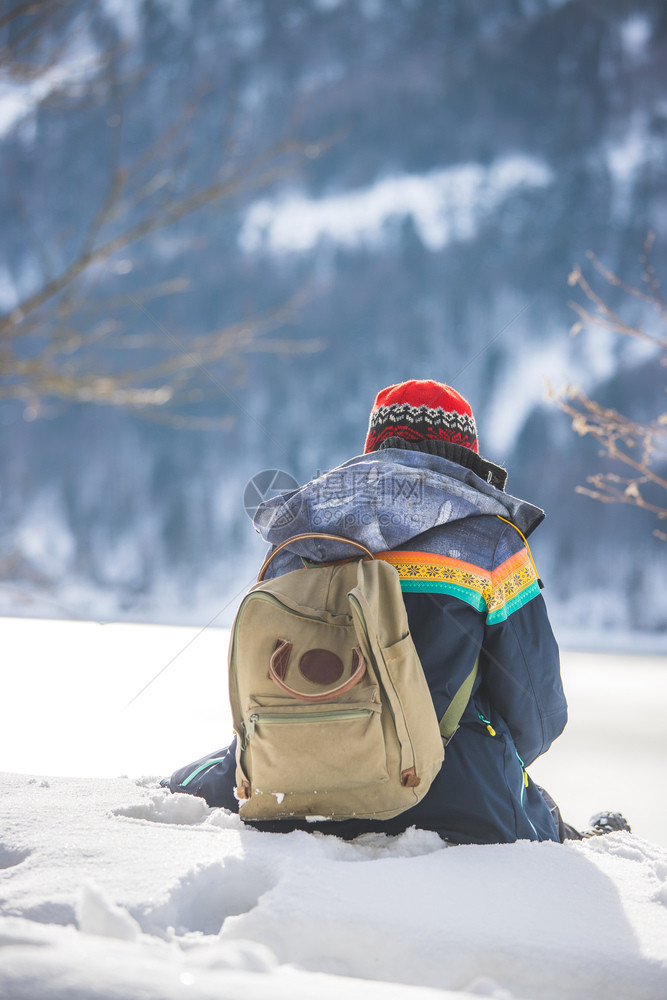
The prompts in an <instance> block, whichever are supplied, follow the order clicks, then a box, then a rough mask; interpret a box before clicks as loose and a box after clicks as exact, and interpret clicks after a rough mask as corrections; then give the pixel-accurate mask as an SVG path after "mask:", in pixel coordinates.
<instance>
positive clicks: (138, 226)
mask: <svg viewBox="0 0 667 1000" xmlns="http://www.w3.org/2000/svg"><path fill="white" fill-rule="evenodd" d="M666 83H667V6H666V5H665V4H664V2H663V0H494V2H493V3H488V2H482V0H32V2H26V0H4V2H3V3H0V223H1V233H2V237H1V240H0V314H2V319H0V440H1V447H0V612H2V613H3V614H12V615H15V614H18V615H29V616H47V617H63V618H77V617H80V618H92V619H98V620H99V619H115V620H126V621H156V622H157V621H159V622H178V623H192V624H206V623H208V622H213V623H215V624H218V625H225V624H229V622H230V621H231V618H232V616H233V612H234V609H235V607H236V604H237V602H238V599H239V597H240V594H241V593H242V592H243V591H244V590H245V588H246V587H247V586H248V585H249V584H250V583H251V582H252V581H253V579H254V572H256V569H257V565H258V563H259V561H260V559H261V556H262V554H263V550H264V546H263V543H262V542H261V540H260V539H259V538H258V537H257V536H256V535H255V533H254V531H253V529H252V526H251V523H250V521H249V518H248V514H247V512H246V509H245V505H244V491H245V487H246V484H247V483H248V481H249V480H250V479H251V477H253V476H254V475H255V474H256V473H258V472H260V471H261V470H267V469H269V470H270V469H274V470H279V471H281V472H283V473H285V474H286V475H287V476H288V477H289V476H291V477H293V478H295V479H296V480H298V481H300V482H301V481H306V480H308V479H311V478H312V477H313V476H315V475H316V474H317V473H318V472H320V471H323V470H325V469H329V468H332V467H333V466H335V465H337V464H339V463H340V462H342V461H345V460H346V459H347V458H349V457H351V456H352V455H353V454H358V453H359V452H360V451H361V450H362V448H363V441H364V437H365V433H366V426H367V420H368V412H369V410H370V406H371V404H372V401H373V398H374V396H375V393H376V392H377V391H378V389H380V388H381V387H382V386H384V385H386V384H389V383H392V382H396V381H401V380H403V379H405V378H436V379H440V380H443V381H449V382H451V383H453V384H454V385H455V386H456V387H457V388H458V389H459V390H460V391H461V392H462V393H463V394H464V395H465V396H467V398H468V399H469V400H470V401H471V403H472V405H473V409H474V411H475V413H476V417H477V424H478V430H479V436H480V450H481V452H482V454H483V455H484V456H485V457H487V458H489V459H491V460H492V461H495V462H498V463H500V464H505V465H506V466H507V468H508V469H509V472H510V475H509V483H508V489H509V491H510V492H512V493H514V494H515V495H518V496H523V497H524V498H525V499H528V500H531V501H532V502H534V503H536V504H538V505H539V506H541V507H543V508H544V509H545V510H546V511H547V520H546V522H545V524H544V526H543V527H542V528H541V529H540V530H539V531H538V532H537V534H536V536H535V538H534V542H533V552H534V556H535V559H536V561H537V563H538V566H539V568H540V572H541V575H542V577H543V579H544V580H545V583H546V591H545V597H546V599H547V602H548V605H549V608H550V611H551V615H552V619H553V621H554V624H555V626H556V629H557V633H558V636H559V638H561V640H562V641H564V642H570V643H572V644H574V643H576V644H579V645H582V644H585V645H588V646H589V647H593V648H596V647H597V648H601V649H602V648H612V647H613V646H614V644H616V645H626V646H628V647H629V648H637V649H646V650H648V649H652V650H657V651H664V650H665V648H667V602H665V597H664V594H665V565H666V558H667V548H666V545H667V542H666V541H665V540H664V534H665V533H666V532H667V521H663V520H662V516H661V515H664V513H665V507H666V506H667V504H666V500H665V496H666V494H665V486H666V485H667V484H666V482H665V480H666V478H667V471H666V470H667V451H666V447H665V429H666V428H665V418H664V416H663V417H662V420H661V415H662V414H664V411H665V409H666V408H667V407H666V404H665V374H666V371H667V369H666V368H665V334H666V330H667V328H666V325H665V319H666V316H667V307H666V306H665V305H664V303H663V301H662V296H661V289H660V275H661V274H664V273H665V264H666V263H667V175H666V164H667V89H666V86H665V85H666ZM575 323H576V324H577V327H576V329H575V332H576V330H577V329H578V331H579V332H578V333H577V335H576V336H572V335H571V332H570V331H571V328H572V326H573V324H575ZM565 387H568V388H565ZM563 410H565V411H566V412H563ZM582 414H583V415H582ZM572 420H574V424H575V426H574V429H573V427H572ZM596 421H597V423H596ZM624 421H625V422H624ZM600 428H601V430H600ZM577 431H578V432H579V433H577ZM605 448H606V449H607V452H609V450H610V449H611V452H612V455H616V457H617V458H618V456H619V454H624V455H625V456H626V461H625V462H619V461H614V460H612V459H610V458H609V457H605V456H604V455H602V456H601V454H600V452H601V451H604V450H605ZM628 461H629V462H630V465H629V466H628ZM591 476H593V477H594V480H593V482H590V481H589V477H591ZM609 477H611V478H609ZM269 479H271V477H269ZM280 479H281V477H278V480H276V482H278V481H280ZM282 479H283V481H284V477H282ZM577 487H579V488H580V491H579V492H577ZM582 487H583V489H584V491H587V492H588V494H589V495H586V492H581V488H582ZM268 488H269V486H267V489H268ZM591 493H592V494H593V495H597V499H596V498H594V497H593V496H591V495H590V494H591ZM609 501H613V502H609ZM246 505H247V494H246Z"/></svg>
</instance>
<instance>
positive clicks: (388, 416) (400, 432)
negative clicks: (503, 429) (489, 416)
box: [364, 379, 479, 453]
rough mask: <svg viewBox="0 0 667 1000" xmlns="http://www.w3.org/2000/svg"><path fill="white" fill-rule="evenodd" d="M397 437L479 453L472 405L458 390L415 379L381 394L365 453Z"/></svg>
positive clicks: (392, 386)
mask: <svg viewBox="0 0 667 1000" xmlns="http://www.w3.org/2000/svg"><path fill="white" fill-rule="evenodd" d="M394 435H397V436H398V437H402V438H405V440H406V441H423V440H424V439H425V438H435V439H436V440H439V441H451V442H452V443H453V444H461V445H464V447H466V448H471V449H472V450H473V451H475V452H479V446H478V444H477V427H476V425H475V418H474V416H473V412H472V409H471V408H470V404H469V403H468V401H467V400H465V399H464V398H463V396H461V395H460V394H459V393H458V392H457V391H456V389H452V388H451V386H448V385H444V384H443V383H442V382H433V381H431V379H411V380H410V381H409V382H401V383H400V384H399V385H390V386H389V387H388V388H387V389H382V391H381V392H379V393H378V394H377V397H376V399H375V403H374V404H373V409H372V410H371V419H370V423H369V426H368V436H367V437H366V445H365V447H364V452H365V453H367V452H369V451H374V450H375V449H376V448H377V447H378V445H380V444H382V442H383V441H386V440H387V438H390V437H393V436H394Z"/></svg>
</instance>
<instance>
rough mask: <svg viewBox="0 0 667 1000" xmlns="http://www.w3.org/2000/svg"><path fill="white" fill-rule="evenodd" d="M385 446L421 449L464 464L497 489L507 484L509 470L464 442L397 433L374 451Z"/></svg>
mask: <svg viewBox="0 0 667 1000" xmlns="http://www.w3.org/2000/svg"><path fill="white" fill-rule="evenodd" d="M385 448H395V449H397V450H403V451H420V452H422V453H425V454H427V455H438V456H439V457H440V458H446V459H448V461H450V462H456V464H457V465H462V466H463V468H464V469H470V471H471V472H474V473H475V475H476V476H479V478H480V479H483V480H484V482H485V483H490V484H491V486H495V488H496V489H497V490H504V489H505V486H506V484H507V470H506V469H503V468H501V467H500V466H499V465H494V464H493V462H487V461H486V459H484V458H482V457H481V456H480V455H478V454H477V452H474V451H473V450H472V448H466V447H464V445H462V444H453V443H452V442H451V441H438V440H437V439H434V438H433V439H424V440H423V441H406V440H405V438H402V437H399V436H398V435H397V434H396V435H394V436H393V437H390V438H387V439H386V440H385V441H383V442H382V444H381V445H378V447H377V448H375V449H374V451H382V450H383V449H385Z"/></svg>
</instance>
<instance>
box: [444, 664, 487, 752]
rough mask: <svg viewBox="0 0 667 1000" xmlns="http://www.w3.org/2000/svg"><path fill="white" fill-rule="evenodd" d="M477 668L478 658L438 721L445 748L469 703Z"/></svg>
mask: <svg viewBox="0 0 667 1000" xmlns="http://www.w3.org/2000/svg"><path fill="white" fill-rule="evenodd" d="M478 666H479V656H478V657H477V659H476V660H475V665H474V667H473V668H472V670H471V671H470V673H469V674H468V676H467V677H466V679H465V680H464V681H463V684H461V687H460V688H459V689H458V691H457V692H456V694H455V695H454V697H453V698H452V700H451V701H450V703H449V707H448V709H447V711H446V712H445V714H444V715H443V717H442V718H441V719H440V735H441V736H442V742H443V743H444V744H445V746H447V744H448V743H449V741H450V740H451V738H452V736H453V735H454V733H455V732H456V730H457V729H458V728H459V722H460V721H461V716H462V715H463V713H464V712H465V708H466V705H467V704H468V702H469V701H470V695H471V694H472V687H473V684H474V683H475V677H477V668H478Z"/></svg>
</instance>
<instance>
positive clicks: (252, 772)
mask: <svg viewBox="0 0 667 1000" xmlns="http://www.w3.org/2000/svg"><path fill="white" fill-rule="evenodd" d="M243 758H244V765H245V766H244V770H245V772H246V774H247V775H248V777H249V778H250V782H251V786H252V788H253V791H254V792H258V793H263V792H269V793H271V794H273V795H276V796H279V795H281V794H285V793H293V792H302V793H310V794H315V795H316V794H318V793H322V794H324V793H327V792H331V791H332V790H336V789H343V788H354V787H355V786H358V785H365V784H368V783H369V782H385V781H388V780H389V776H388V774H387V762H386V754H385V745H384V739H383V734H382V722H381V716H380V705H379V704H377V703H375V702H363V703H354V702H346V703H343V704H339V705H331V704H328V705H322V706H319V705H293V704H291V705H285V704H282V705H259V704H251V706H250V708H249V711H248V715H247V716H246V745H245V748H244V752H243ZM277 765H279V766H277ZM276 775H280V777H279V778H277V777H276Z"/></svg>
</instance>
